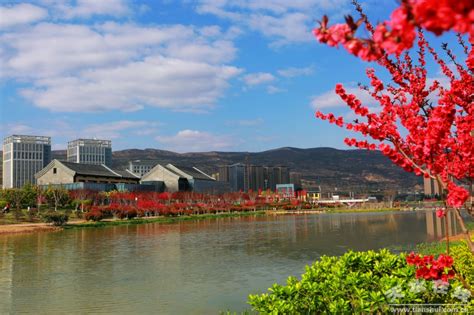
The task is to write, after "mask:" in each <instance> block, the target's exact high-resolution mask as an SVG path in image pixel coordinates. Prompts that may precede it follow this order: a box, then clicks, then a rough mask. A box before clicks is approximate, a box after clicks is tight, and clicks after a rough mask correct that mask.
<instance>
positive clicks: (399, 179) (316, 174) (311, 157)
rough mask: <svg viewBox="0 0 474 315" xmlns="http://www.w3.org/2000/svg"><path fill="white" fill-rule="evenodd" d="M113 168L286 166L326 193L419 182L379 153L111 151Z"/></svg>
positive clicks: (288, 149)
mask: <svg viewBox="0 0 474 315" xmlns="http://www.w3.org/2000/svg"><path fill="white" fill-rule="evenodd" d="M113 157H114V166H115V167H126V165H127V162H128V161H130V160H133V159H142V160H157V161H159V162H160V163H163V164H166V163H174V164H184V165H195V166H197V167H199V168H202V169H203V170H205V171H206V172H208V173H216V172H217V171H218V166H219V165H225V164H233V163H237V162H242V163H245V162H248V163H250V164H256V165H286V166H288V167H290V169H291V171H294V172H300V173H301V174H302V177H303V178H304V179H308V180H314V181H316V182H317V183H318V184H321V186H323V187H325V188H324V189H325V190H327V189H329V188H330V187H338V188H339V189H350V190H366V189H375V188H380V189H403V190H406V189H409V190H411V189H414V188H415V187H416V186H417V185H421V184H422V180H421V178H419V177H416V176H414V175H413V174H408V173H406V172H404V171H403V170H401V169H400V168H398V167H397V166H395V165H393V164H392V163H391V161H390V160H388V159H387V158H386V157H384V156H383V155H382V154H381V153H380V152H371V151H365V150H337V149H332V148H311V149H298V148H291V147H285V148H279V149H275V150H269V151H264V152H257V153H253V152H248V153H247V152H203V153H184V154H179V153H174V152H170V151H163V150H156V149H145V150H137V149H131V150H122V151H116V152H114V155H113Z"/></svg>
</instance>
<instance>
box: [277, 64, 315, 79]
mask: <svg viewBox="0 0 474 315" xmlns="http://www.w3.org/2000/svg"><path fill="white" fill-rule="evenodd" d="M313 73H314V66H312V65H311V66H309V67H303V68H295V67H289V68H286V69H280V70H278V74H279V75H281V76H282V77H285V78H293V77H298V76H307V75H311V74H313Z"/></svg>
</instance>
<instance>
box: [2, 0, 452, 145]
mask: <svg viewBox="0 0 474 315" xmlns="http://www.w3.org/2000/svg"><path fill="white" fill-rule="evenodd" d="M362 3H363V5H364V7H365V8H366V11H367V13H368V14H369V16H370V17H372V20H373V21H381V20H384V19H386V18H387V17H388V16H389V14H390V12H391V11H392V10H393V9H394V8H395V7H396V5H397V3H396V1H394V0H393V1H388V0H383V1H382V0H381V1H375V0H370V1H362ZM351 12H353V10H352V7H351V4H350V1H344V0H334V1H330V0H319V1H317V0H294V1H286V0H254V1H251V0H234V1H227V0H214V1H213V0H196V1H186V0H184V1H173V0H163V1H158V0H156V1H138V0H101V1H96V0H75V1H73V0H37V1H0V84H1V87H0V88H1V92H0V103H1V112H0V114H1V118H0V120H1V121H0V123H1V128H0V136H1V137H4V136H6V135H9V134H39V135H49V136H51V137H52V141H53V148H54V149H62V148H65V146H66V143H67V141H69V140H72V139H75V138H79V137H82V138H85V137H97V138H107V139H111V140H112V142H113V148H114V150H119V149H126V148H158V149H165V150H173V151H178V152H191V151H194V152H195V151H211V150H216V151H263V150H267V149H273V148H277V147H283V146H294V147H302V148H308V147H320V146H329V147H335V148H346V147H345V146H344V144H343V138H344V136H345V135H348V133H346V132H345V131H342V130H340V129H339V128H337V127H335V126H332V125H328V124H327V123H326V122H321V121H318V120H316V119H315V118H314V111H315V107H320V108H321V109H323V110H326V111H333V112H335V113H338V114H341V115H345V116H346V117H350V114H349V113H348V112H347V109H346V108H344V106H343V104H342V103H341V102H340V101H339V100H338V98H337V97H336V96H335V95H334V93H333V92H332V91H333V88H334V85H335V84H336V83H344V84H345V85H346V86H348V87H351V86H352V87H355V86H356V84H357V82H361V81H362V82H364V81H365V75H364V73H365V68H366V67H367V66H368V64H366V63H363V62H361V61H359V60H357V59H356V58H354V57H352V56H350V55H348V54H347V53H345V52H344V51H343V50H342V49H334V48H329V47H326V46H324V45H320V44H318V43H316V41H315V40H314V38H313V37H312V35H311V29H312V28H313V27H314V25H315V20H318V19H319V18H320V17H321V16H322V15H323V14H328V15H329V16H330V20H331V21H341V19H342V17H343V16H344V15H345V14H349V13H351ZM441 40H444V41H447V42H449V43H451V42H455V40H454V39H453V37H452V36H451V37H449V36H448V37H447V38H443V39H435V40H434V44H433V45H434V46H435V47H436V45H439V43H440V41H441ZM433 76H436V70H435V69H434V68H433ZM362 100H366V101H367V102H370V100H369V99H367V98H364V97H362ZM369 105H370V104H369Z"/></svg>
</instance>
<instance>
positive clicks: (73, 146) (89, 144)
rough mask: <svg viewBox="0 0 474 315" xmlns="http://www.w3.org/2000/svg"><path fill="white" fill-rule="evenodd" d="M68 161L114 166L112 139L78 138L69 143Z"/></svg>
mask: <svg viewBox="0 0 474 315" xmlns="http://www.w3.org/2000/svg"><path fill="white" fill-rule="evenodd" d="M67 161H68V162H73V163H81V164H105V165H106V166H112V141H110V140H98V139H77V140H74V141H70V142H68V144H67Z"/></svg>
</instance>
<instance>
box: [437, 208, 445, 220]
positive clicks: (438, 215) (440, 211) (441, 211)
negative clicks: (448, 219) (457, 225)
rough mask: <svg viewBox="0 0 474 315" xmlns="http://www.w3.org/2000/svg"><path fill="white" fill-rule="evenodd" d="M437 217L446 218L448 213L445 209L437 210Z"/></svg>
mask: <svg viewBox="0 0 474 315" xmlns="http://www.w3.org/2000/svg"><path fill="white" fill-rule="evenodd" d="M436 216H437V217H438V218H442V217H445V216H446V211H444V209H437V210H436Z"/></svg>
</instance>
